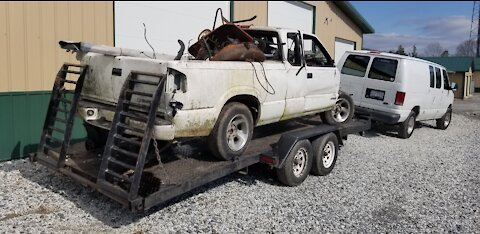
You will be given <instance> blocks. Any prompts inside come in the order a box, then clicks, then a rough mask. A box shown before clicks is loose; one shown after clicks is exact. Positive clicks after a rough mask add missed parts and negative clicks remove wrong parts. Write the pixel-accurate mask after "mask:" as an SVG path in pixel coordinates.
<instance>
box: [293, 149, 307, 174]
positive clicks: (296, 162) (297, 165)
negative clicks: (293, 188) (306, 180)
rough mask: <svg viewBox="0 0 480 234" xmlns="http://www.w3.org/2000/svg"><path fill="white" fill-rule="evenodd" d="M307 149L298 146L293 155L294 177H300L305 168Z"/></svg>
mask: <svg viewBox="0 0 480 234" xmlns="http://www.w3.org/2000/svg"><path fill="white" fill-rule="evenodd" d="M307 157H308V154H307V150H306V149H305V148H300V149H299V150H298V151H297V153H296V154H295V157H294V158H293V175H294V176H295V177H300V176H301V175H302V173H303V171H304V170H305V167H306V165H307Z"/></svg>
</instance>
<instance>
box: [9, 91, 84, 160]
mask: <svg viewBox="0 0 480 234" xmlns="http://www.w3.org/2000/svg"><path fill="white" fill-rule="evenodd" d="M50 95H51V92H50V91H31V92H1V93H0V108H1V110H2V114H1V115H0V129H1V130H2V131H0V142H1V144H0V161H3V160H11V159H18V158H23V157H25V156H27V155H28V154H29V153H33V152H36V151H37V147H38V142H39V141H40V135H41V133H42V129H43V123H44V121H45V115H46V113H47V107H48V102H49V101H50ZM85 136H86V132H85V129H84V128H83V126H82V121H81V120H80V119H78V118H77V119H76V120H75V124H74V128H73V132H72V138H73V139H74V140H72V142H75V141H77V140H78V139H83V138H85Z"/></svg>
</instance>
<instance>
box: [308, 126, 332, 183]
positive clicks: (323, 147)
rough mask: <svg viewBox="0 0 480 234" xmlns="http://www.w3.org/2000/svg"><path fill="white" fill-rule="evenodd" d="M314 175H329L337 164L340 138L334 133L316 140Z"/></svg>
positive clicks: (314, 145) (314, 142)
mask: <svg viewBox="0 0 480 234" xmlns="http://www.w3.org/2000/svg"><path fill="white" fill-rule="evenodd" d="M312 146H313V165H312V174H314V175H318V176H325V175H328V174H329V173H330V172H331V171H332V170H333V168H334V167H335V163H336V162H337V155H338V138H337V136H336V135H335V134H334V133H328V134H325V135H323V136H321V137H319V138H318V139H316V140H314V141H313V143H312Z"/></svg>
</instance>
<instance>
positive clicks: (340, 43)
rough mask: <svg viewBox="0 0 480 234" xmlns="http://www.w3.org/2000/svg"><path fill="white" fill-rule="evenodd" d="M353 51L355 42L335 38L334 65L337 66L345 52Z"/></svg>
mask: <svg viewBox="0 0 480 234" xmlns="http://www.w3.org/2000/svg"><path fill="white" fill-rule="evenodd" d="M350 50H355V42H353V41H348V40H344V39H340V38H335V64H338V61H339V60H340V58H342V55H343V54H344V53H345V51H350Z"/></svg>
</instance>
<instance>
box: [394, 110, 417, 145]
mask: <svg viewBox="0 0 480 234" xmlns="http://www.w3.org/2000/svg"><path fill="white" fill-rule="evenodd" d="M415 121H416V118H415V112H413V111H411V112H410V115H408V117H407V119H406V120H405V121H403V123H401V124H400V129H399V130H398V135H399V136H400V138H403V139H407V138H410V136H412V134H413V130H415Z"/></svg>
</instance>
